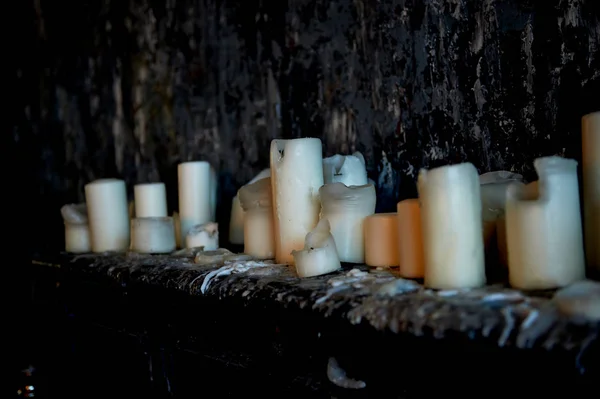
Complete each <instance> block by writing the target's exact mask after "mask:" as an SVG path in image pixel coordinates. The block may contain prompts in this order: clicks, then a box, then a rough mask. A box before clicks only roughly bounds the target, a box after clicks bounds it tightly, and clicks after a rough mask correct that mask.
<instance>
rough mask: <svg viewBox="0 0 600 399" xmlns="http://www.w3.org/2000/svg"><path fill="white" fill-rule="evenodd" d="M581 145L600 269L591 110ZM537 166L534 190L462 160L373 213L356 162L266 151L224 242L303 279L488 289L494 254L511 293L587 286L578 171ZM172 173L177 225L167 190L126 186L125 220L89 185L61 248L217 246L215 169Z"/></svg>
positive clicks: (311, 146)
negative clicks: (372, 276)
mask: <svg viewBox="0 0 600 399" xmlns="http://www.w3.org/2000/svg"><path fill="white" fill-rule="evenodd" d="M582 134H583V143H584V145H583V149H584V154H583V176H584V184H583V185H584V210H585V240H586V250H587V260H588V265H589V266H590V267H591V268H595V269H598V270H600V112H597V113H593V114H589V115H586V116H584V118H583V127H582ZM534 166H535V169H536V171H537V173H538V180H537V181H534V182H531V183H529V184H525V183H524V182H523V179H522V177H521V176H520V175H517V174H514V173H510V172H506V171H498V172H491V173H486V174H483V175H481V176H479V175H478V173H477V170H476V169H475V167H474V166H473V165H472V164H470V163H463V164H458V165H449V166H443V167H440V168H436V169H431V170H426V169H422V170H421V171H420V172H419V178H418V192H419V198H415V199H408V200H404V201H401V202H399V203H398V205H397V212H394V213H380V214H376V213H375V205H376V191H375V187H374V184H373V183H372V181H370V180H369V179H368V178H367V171H366V165H365V160H364V158H363V156H362V155H361V154H360V153H355V154H352V155H346V156H344V155H335V156H333V157H330V158H325V159H323V157H322V145H321V141H320V140H319V139H316V138H301V139H293V140H273V141H272V143H271V148H270V169H265V170H263V171H262V172H261V173H260V174H259V175H257V176H256V177H255V178H254V179H252V180H251V181H250V182H248V183H247V184H246V185H244V186H243V187H241V188H240V189H239V191H238V193H237V195H236V196H235V197H234V199H233V201H232V210H231V223H230V226H229V236H230V242H231V243H234V244H244V253H245V254H247V255H250V256H252V257H253V258H257V259H272V258H274V259H275V260H276V262H278V263H285V264H289V265H294V266H295V268H296V271H297V273H298V275H299V276H300V277H310V276H316V275H322V274H326V273H330V272H332V271H335V270H337V269H339V268H340V267H341V263H342V262H348V263H359V264H360V263H366V264H367V265H369V266H373V267H399V274H400V275H401V276H402V277H406V278H424V282H425V285H426V286H429V287H432V288H438V289H459V288H473V287H479V286H482V285H485V283H486V273H485V252H486V250H491V249H494V248H495V249H496V251H497V252H498V253H499V258H500V260H501V263H503V264H504V265H505V266H507V267H508V271H509V276H510V283H511V285H513V286H514V287H516V288H521V289H545V288H555V287H561V286H565V285H568V284H570V283H573V282H575V281H578V280H581V279H583V278H585V260H584V241H583V240H584V234H583V231H582V224H581V215H580V205H579V202H580V201H579V186H578V178H577V162H576V161H574V160H571V159H565V158H561V157H557V156H550V157H544V158H538V159H536V160H535V162H534ZM178 176H179V181H178V184H179V214H177V213H175V214H174V215H173V216H172V217H169V216H167V207H166V196H165V187H164V184H162V183H152V184H140V185H136V186H135V187H134V195H135V198H134V204H135V206H134V208H135V212H134V213H135V214H134V215H130V213H129V212H128V207H127V198H126V190H125V183H124V182H123V181H121V180H116V179H102V180H98V181H95V182H92V183H90V184H88V185H87V186H86V188H85V195H86V205H87V209H86V207H85V206H82V205H77V206H75V205H68V206H65V207H63V209H62V213H63V218H64V221H65V237H66V240H67V251H71V252H87V251H90V250H91V251H93V252H104V251H123V250H127V249H130V250H132V251H137V252H142V253H169V252H171V251H173V250H175V248H177V247H183V246H184V247H187V248H192V247H204V249H205V250H214V249H216V248H218V247H219V234H218V225H217V224H216V223H215V222H214V219H215V207H216V179H215V173H214V170H213V169H212V168H211V167H210V165H209V164H208V163H206V162H185V163H182V164H180V165H179V167H178ZM131 213H133V212H131Z"/></svg>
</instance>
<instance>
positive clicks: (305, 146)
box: [270, 138, 323, 264]
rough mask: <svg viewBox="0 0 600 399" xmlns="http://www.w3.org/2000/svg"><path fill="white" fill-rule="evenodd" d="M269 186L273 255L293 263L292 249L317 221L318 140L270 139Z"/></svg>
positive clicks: (320, 163) (300, 244) (301, 243)
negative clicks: (273, 238) (271, 205)
mask: <svg viewBox="0 0 600 399" xmlns="http://www.w3.org/2000/svg"><path fill="white" fill-rule="evenodd" d="M270 158H271V190H272V196H273V221H274V232H275V259H276V261H277V262H278V263H290V264H293V263H294V257H293V256H292V251H293V250H299V249H302V247H303V246H304V239H305V237H306V235H307V234H308V232H309V231H311V230H312V229H313V228H314V227H315V226H316V224H317V223H318V221H319V212H320V210H321V204H320V201H319V195H318V193H319V188H320V187H321V186H322V185H323V158H322V149H321V140H319V139H316V138H302V139H293V140H273V141H272V142H271V153H270Z"/></svg>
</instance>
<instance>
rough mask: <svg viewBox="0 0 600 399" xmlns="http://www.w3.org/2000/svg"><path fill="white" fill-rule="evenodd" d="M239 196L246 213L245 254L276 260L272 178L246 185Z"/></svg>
mask: <svg viewBox="0 0 600 399" xmlns="http://www.w3.org/2000/svg"><path fill="white" fill-rule="evenodd" d="M238 195H239V197H240V204H241V206H242V209H243V211H244V253H245V254H248V255H251V256H253V257H255V258H258V259H272V258H274V257H275V236H274V233H273V205H272V201H271V178H270V177H267V178H265V179H261V180H258V181H256V182H254V183H251V184H247V185H245V186H244V187H242V188H240V191H239V192H238Z"/></svg>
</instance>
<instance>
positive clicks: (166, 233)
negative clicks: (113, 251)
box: [130, 217, 176, 254]
mask: <svg viewBox="0 0 600 399" xmlns="http://www.w3.org/2000/svg"><path fill="white" fill-rule="evenodd" d="M175 248H176V245H175V224H174V223H173V218H170V217H144V218H134V219H132V220H131V248H130V249H131V250H132V251H133V252H139V253H146V254H152V253H154V254H164V253H170V252H173V251H174V250H175Z"/></svg>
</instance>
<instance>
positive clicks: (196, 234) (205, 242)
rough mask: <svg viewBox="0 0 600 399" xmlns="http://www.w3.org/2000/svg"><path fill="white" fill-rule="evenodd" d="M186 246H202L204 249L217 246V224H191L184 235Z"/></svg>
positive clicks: (213, 248)
mask: <svg viewBox="0 0 600 399" xmlns="http://www.w3.org/2000/svg"><path fill="white" fill-rule="evenodd" d="M185 245H186V247H187V248H198V247H204V250H205V251H214V250H215V249H218V248H219V224H218V223H212V222H210V223H204V224H198V225H196V226H193V227H192V228H191V229H190V230H189V231H188V234H187V236H186V237H185Z"/></svg>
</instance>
